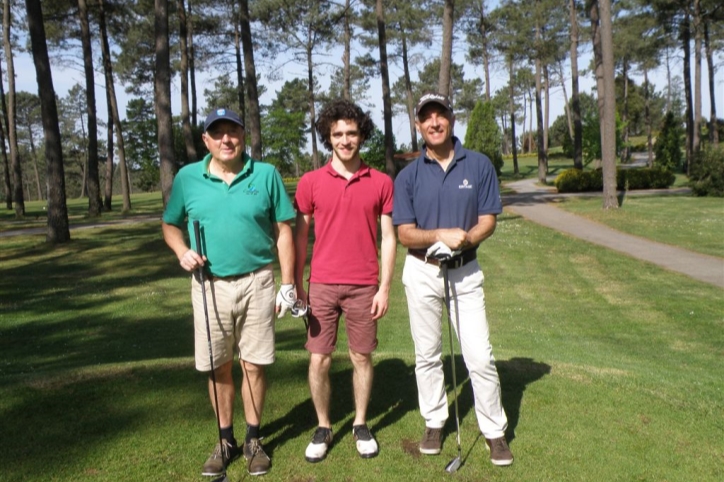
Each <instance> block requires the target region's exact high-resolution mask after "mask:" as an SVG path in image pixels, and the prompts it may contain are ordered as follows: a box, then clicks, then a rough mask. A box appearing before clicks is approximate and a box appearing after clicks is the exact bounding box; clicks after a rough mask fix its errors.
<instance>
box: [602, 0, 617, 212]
mask: <svg viewBox="0 0 724 482" xmlns="http://www.w3.org/2000/svg"><path fill="white" fill-rule="evenodd" d="M598 5H599V15H600V22H601V25H600V33H601V53H602V55H603V62H602V63H603V89H604V90H603V92H602V93H599V96H601V94H603V117H602V118H601V157H602V159H601V162H602V167H603V209H614V208H618V197H617V196H616V84H615V67H614V63H613V25H612V16H611V0H599V1H598Z"/></svg>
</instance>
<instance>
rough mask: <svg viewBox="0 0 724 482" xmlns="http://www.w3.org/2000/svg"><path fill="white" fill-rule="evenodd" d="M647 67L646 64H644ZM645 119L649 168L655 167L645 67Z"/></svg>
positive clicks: (646, 70) (646, 69)
mask: <svg viewBox="0 0 724 482" xmlns="http://www.w3.org/2000/svg"><path fill="white" fill-rule="evenodd" d="M644 65H645V63H644ZM644 85H645V86H646V90H644V117H645V118H646V152H648V161H647V163H646V165H647V166H648V167H649V168H652V167H654V144H653V126H652V122H651V107H650V106H651V99H650V98H651V95H649V91H650V90H651V85H649V69H648V68H646V67H644Z"/></svg>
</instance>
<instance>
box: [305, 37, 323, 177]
mask: <svg viewBox="0 0 724 482" xmlns="http://www.w3.org/2000/svg"><path fill="white" fill-rule="evenodd" d="M307 35H308V37H312V36H313V35H314V33H313V32H311V30H310V31H309V32H307ZM307 89H308V102H309V118H310V119H311V125H312V126H314V122H315V121H316V119H317V113H316V109H315V106H314V63H313V62H312V50H311V48H308V50H307ZM310 131H311V134H312V167H313V168H314V169H319V167H320V166H321V163H320V162H319V148H318V147H317V130H316V129H314V128H313V127H312V129H310Z"/></svg>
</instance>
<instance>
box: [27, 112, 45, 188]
mask: <svg viewBox="0 0 724 482" xmlns="http://www.w3.org/2000/svg"><path fill="white" fill-rule="evenodd" d="M28 142H29V143H30V158H31V161H32V163H33V173H34V174H35V192H37V193H38V196H37V200H38V201H42V200H43V190H42V189H41V187H40V174H39V173H38V155H37V153H36V152H35V141H33V128H32V127H31V126H30V122H28ZM28 197H30V189H28Z"/></svg>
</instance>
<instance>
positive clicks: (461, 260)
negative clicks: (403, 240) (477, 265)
mask: <svg viewBox="0 0 724 482" xmlns="http://www.w3.org/2000/svg"><path fill="white" fill-rule="evenodd" d="M407 254H409V255H410V256H412V257H415V258H417V259H419V260H420V261H424V262H425V263H427V264H432V265H434V266H440V264H441V263H440V260H438V259H435V258H427V257H426V256H425V253H424V252H420V251H414V250H412V249H408V250H407ZM477 257H478V254H477V251H475V250H474V249H469V250H467V251H463V252H462V253H460V254H458V255H457V256H453V257H452V258H450V259H447V260H445V261H443V263H445V264H447V267H448V269H457V268H460V267H461V266H465V265H466V264H468V263H469V262H471V261H472V260H474V259H476V258H477Z"/></svg>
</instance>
